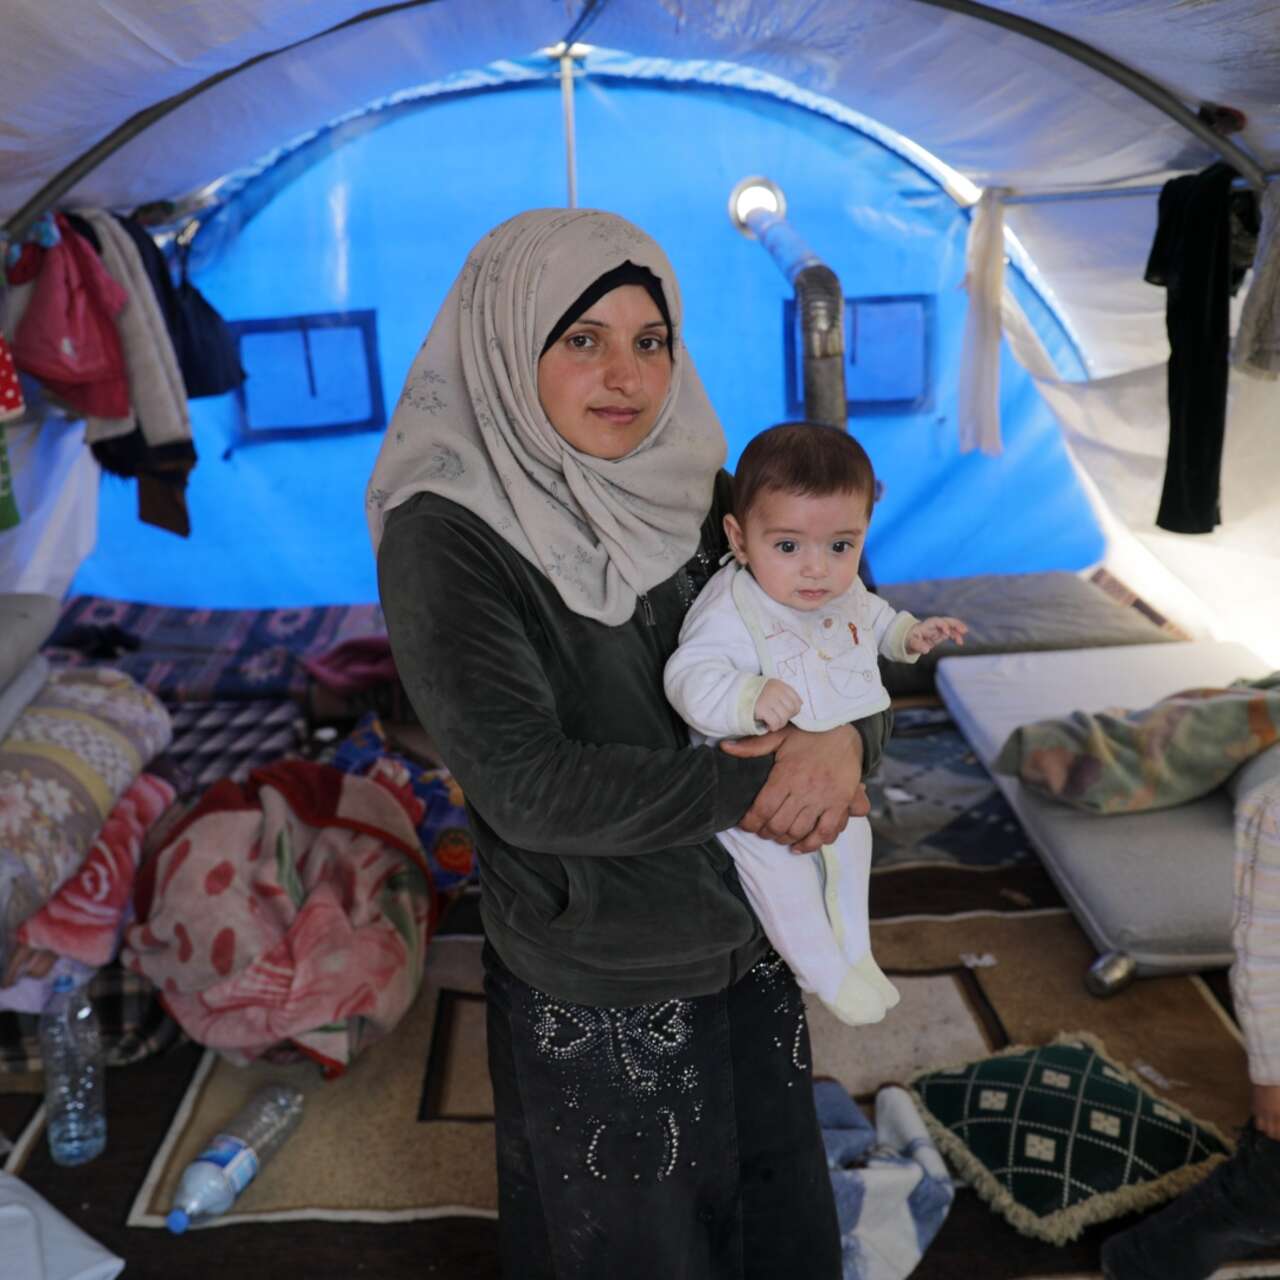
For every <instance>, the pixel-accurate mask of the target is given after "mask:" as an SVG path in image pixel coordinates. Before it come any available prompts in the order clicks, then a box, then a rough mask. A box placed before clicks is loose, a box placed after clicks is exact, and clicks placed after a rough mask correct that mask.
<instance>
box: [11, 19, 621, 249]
mask: <svg viewBox="0 0 1280 1280" xmlns="http://www.w3.org/2000/svg"><path fill="white" fill-rule="evenodd" d="M434 3H436V0H399V3H397V4H384V5H380V6H379V7H378V8H376V9H369V10H367V11H366V12H364V13H358V14H356V16H355V17H354V18H348V19H347V20H346V21H345V22H339V23H336V24H335V25H334V26H332V27H328V28H326V29H325V30H324V31H317V32H316V33H315V35H311V36H306V37H305V38H303V39H302V40H295V41H294V42H293V43H292V44H286V45H281V46H280V48H278V49H268V50H266V51H265V52H263V53H258V54H255V55H254V56H253V57H252V58H248V59H246V60H245V61H244V62H241V63H239V64H238V65H237V66H234V67H227V68H225V69H224V70H222V71H218V72H215V73H214V74H213V75H211V76H208V77H207V78H206V79H204V80H201V81H200V83H199V84H194V85H192V86H191V88H190V89H184V90H183V91H182V92H181V93H175V94H174V95H173V96H172V97H169V98H165V99H163V100H162V101H160V102H156V103H153V104H152V105H151V106H149V107H144V108H143V110H141V111H139V112H136V113H135V114H134V115H131V116H130V117H129V118H128V119H127V120H126V121H124V123H123V124H120V125H118V126H117V127H116V128H115V129H113V130H112V131H111V132H110V133H109V134H107V136H106V137H105V138H102V139H100V140H99V141H98V142H95V143H94V145H93V146H92V147H90V148H89V150H88V151H86V152H84V153H83V154H82V155H79V156H77V157H76V158H75V159H74V160H73V161H72V162H71V163H70V164H69V165H67V167H66V168H65V169H63V170H61V171H60V172H59V173H57V174H55V175H54V176H53V177H52V178H50V179H49V181H48V182H46V183H45V184H44V186H43V187H41V188H40V190H39V191H37V192H36V193H35V195H33V196H32V197H31V198H30V199H29V200H28V201H27V202H26V203H25V204H23V205H22V206H21V208H19V209H18V211H17V212H16V213H14V214H12V215H11V216H10V217H9V218H8V219H7V220H6V222H5V223H4V226H3V228H0V230H3V233H4V234H5V235H6V236H8V237H9V238H10V239H11V240H16V239H18V238H19V237H20V236H21V235H22V233H23V232H24V231H26V229H27V228H28V227H29V226H30V225H31V223H33V222H34V221H35V220H36V218H38V217H39V216H40V214H42V213H43V212H44V211H45V210H46V209H48V208H50V207H51V206H52V205H53V204H54V203H56V201H57V200H59V199H60V198H61V197H62V196H64V195H66V193H67V192H68V191H70V190H71V188H72V187H74V186H75V185H76V183H77V182H79V181H80V179H81V178H83V177H84V176H85V175H86V174H88V173H92V172H93V170H94V169H96V168H97V167H98V166H99V165H100V164H101V163H102V162H103V161H104V160H106V159H107V158H108V157H110V156H111V155H113V154H114V153H115V152H117V151H119V150H120V148H121V147H123V146H124V145H125V143H127V142H130V141H132V139H134V138H136V137H137V136H138V135H139V134H140V133H144V132H145V131H146V130H147V129H149V128H150V127H151V126H152V125H153V124H155V123H156V121H157V120H162V119H164V117H165V116H167V115H168V114H169V113H170V112H171V111H176V110H177V109H178V108H179V107H180V106H182V104H183V103H185V102H189V101H190V100H191V99H192V98H196V97H199V95H200V94H202V93H204V91H205V90H206V89H212V88H213V86H214V85H216V84H221V83H222V81H223V80H229V79H230V78H231V77H232V76H234V75H238V74H239V73H240V72H241V71H247V70H248V69H249V68H250V67H252V66H256V65H257V64H258V63H259V62H266V61H267V59H268V58H274V57H275V56H276V55H277V54H280V53H287V52H288V51H289V50H290V49H297V48H299V47H300V46H302V45H304V44H309V43H310V42H311V41H312V40H320V39H323V38H324V37H325V36H330V35H333V33H334V32H335V31H342V30H344V29H345V28H347V27H354V26H358V25H359V24H360V23H362V22H371V21H372V20H373V19H375V18H383V17H386V16H387V14H389V13H397V12H399V11H400V10H402V9H416V8H418V7H419V6H421V5H426V4H434ZM605 3H607V0H586V7H585V8H584V9H583V11H582V12H581V13H580V14H579V15H578V18H577V20H576V21H575V22H574V24H573V26H572V27H571V28H570V33H569V35H568V36H567V37H566V43H572V41H573V40H574V38H575V37H576V36H577V35H578V34H580V33H581V32H582V31H583V30H584V29H585V28H586V27H587V26H589V25H590V24H591V22H592V21H594V19H595V18H597V17H599V15H600V10H601V9H603V8H604V5H605Z"/></svg>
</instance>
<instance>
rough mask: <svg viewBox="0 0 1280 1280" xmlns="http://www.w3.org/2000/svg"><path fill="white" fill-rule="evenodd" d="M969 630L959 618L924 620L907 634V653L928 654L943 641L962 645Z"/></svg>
mask: <svg viewBox="0 0 1280 1280" xmlns="http://www.w3.org/2000/svg"><path fill="white" fill-rule="evenodd" d="M968 634H969V628H968V627H967V626H965V624H964V623H963V622H961V621H960V619H959V618H926V619H925V620H924V621H923V622H917V623H916V625H915V626H914V627H912V628H911V630H910V631H908V632H907V652H908V653H928V652H929V650H930V649H932V648H933V647H934V646H935V645H939V644H941V643H942V642H943V641H944V640H954V641H955V642H956V644H964V638H965V636H967V635H968Z"/></svg>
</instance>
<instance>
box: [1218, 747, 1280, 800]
mask: <svg viewBox="0 0 1280 1280" xmlns="http://www.w3.org/2000/svg"><path fill="white" fill-rule="evenodd" d="M1272 778H1280V742H1275V743H1272V745H1271V746H1269V747H1268V748H1267V749H1266V750H1265V751H1259V752H1258V754H1257V755H1256V756H1252V757H1250V758H1249V759H1248V760H1246V761H1245V763H1244V764H1242V765H1241V766H1240V768H1238V769H1237V770H1236V771H1235V773H1233V774H1232V775H1231V777H1229V778H1228V779H1227V780H1226V782H1225V783H1224V784H1223V785H1224V786H1225V787H1226V788H1227V791H1228V792H1230V794H1231V798H1232V799H1233V800H1241V799H1243V798H1244V797H1245V796H1247V795H1248V794H1249V792H1250V791H1252V790H1253V789H1254V787H1260V786H1262V784H1263V783H1264V782H1270V781H1271V779H1272Z"/></svg>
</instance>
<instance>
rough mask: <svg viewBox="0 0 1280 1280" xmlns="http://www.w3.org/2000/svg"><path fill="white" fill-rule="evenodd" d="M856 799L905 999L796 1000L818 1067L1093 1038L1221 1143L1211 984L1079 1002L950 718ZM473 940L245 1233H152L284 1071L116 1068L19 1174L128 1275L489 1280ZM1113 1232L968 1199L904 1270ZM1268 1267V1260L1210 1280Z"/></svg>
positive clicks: (889, 952)
mask: <svg viewBox="0 0 1280 1280" xmlns="http://www.w3.org/2000/svg"><path fill="white" fill-rule="evenodd" d="M871 791H872V800H873V804H874V812H873V829H874V831H875V836H876V869H875V871H874V873H873V877H872V914H873V918H874V921H875V923H874V925H873V944H874V947H875V951H876V954H877V956H878V958H879V959H880V961H881V963H882V965H883V966H884V968H885V969H886V970H887V971H888V972H889V973H890V974H891V975H893V977H894V980H895V982H897V983H898V984H899V986H900V988H901V990H902V992H903V1003H902V1005H901V1007H900V1008H899V1009H898V1010H895V1012H894V1014H893V1015H892V1017H891V1019H889V1020H887V1021H886V1023H884V1024H883V1025H882V1026H881V1027H878V1028H874V1029H868V1030H865V1031H860V1032H856V1033H852V1032H850V1031H849V1030H848V1029H847V1028H843V1027H841V1026H839V1025H838V1024H835V1023H834V1022H832V1021H831V1020H830V1019H829V1017H827V1016H826V1015H825V1013H824V1012H823V1011H822V1010H821V1009H820V1008H817V1009H813V1010H811V1015H810V1023H811V1031H812V1037H813V1043H814V1054H815V1063H816V1065H817V1068H818V1070H819V1072H820V1073H821V1074H825V1075H828V1076H832V1077H834V1078H837V1079H839V1080H840V1081H841V1082H842V1083H844V1085H845V1087H846V1088H847V1089H848V1090H849V1092H850V1093H852V1094H854V1096H856V1097H858V1098H859V1099H860V1100H863V1101H864V1102H869V1101H870V1099H871V1098H872V1097H873V1096H874V1091H875V1089H876V1088H877V1087H879V1085H881V1084H883V1083H886V1082H889V1081H895V1080H902V1079H904V1078H906V1077H907V1076H909V1075H910V1074H912V1073H913V1072H915V1071H918V1070H921V1069H925V1068H928V1067H931V1066H938V1065H944V1064H949V1063H954V1062H956V1061H961V1060H965V1059H968V1058H972V1057H974V1056H978V1055H982V1054H984V1053H985V1052H987V1051H989V1050H991V1049H997V1048H1001V1047H1003V1046H1005V1045H1008V1044H1011V1043H1043V1042H1044V1041H1046V1040H1047V1039H1050V1038H1052V1035H1053V1034H1054V1033H1055V1032H1056V1031H1058V1030H1063V1029H1070V1030H1088V1031H1091V1032H1093V1033H1094V1034H1096V1035H1097V1036H1098V1037H1099V1039H1101V1040H1102V1041H1103V1042H1104V1043H1105V1044H1106V1045H1107V1047H1108V1049H1109V1050H1110V1052H1111V1053H1112V1054H1113V1055H1114V1056H1115V1057H1116V1058H1117V1060H1120V1061H1123V1062H1125V1063H1127V1064H1128V1065H1129V1066H1130V1067H1132V1068H1133V1069H1134V1070H1137V1071H1139V1072H1141V1073H1142V1074H1143V1075H1144V1077H1145V1078H1147V1079H1149V1080H1151V1081H1152V1082H1153V1083H1154V1084H1155V1086H1156V1087H1157V1088H1165V1089H1167V1090H1168V1091H1169V1093H1168V1096H1170V1097H1171V1098H1173V1099H1175V1100H1176V1101H1178V1102H1179V1103H1180V1104H1182V1105H1184V1106H1186V1107H1187V1108H1188V1109H1189V1110H1190V1111H1192V1112H1194V1113H1195V1114H1197V1115H1201V1116H1203V1117H1204V1118H1206V1119H1208V1120H1211V1121H1213V1122H1215V1123H1217V1124H1219V1125H1221V1126H1222V1127H1223V1128H1224V1129H1227V1130H1228V1131H1230V1130H1231V1129H1232V1128H1234V1127H1235V1126H1237V1125H1238V1124H1239V1123H1240V1122H1241V1121H1242V1120H1243V1118H1244V1115H1245V1112H1246V1108H1247V1093H1246V1085H1245V1077H1244V1059H1243V1051H1242V1048H1241V1045H1240V1041H1239V1037H1238V1034H1237V1033H1236V1031H1235V1029H1234V1025H1233V1023H1232V1022H1231V1019H1230V1014H1229V1002H1228V1001H1227V998H1226V991H1225V984H1224V983H1223V982H1222V981H1221V975H1210V976H1209V977H1208V979H1207V980H1202V979H1200V978H1187V977H1178V978H1170V979H1153V980H1146V981H1143V982H1139V983H1137V984H1135V985H1134V986H1133V987H1131V988H1130V989H1129V990H1127V991H1125V992H1122V993H1121V994H1120V995H1119V996H1117V997H1116V998H1114V999H1113V1000H1108V1001H1097V1000H1094V999H1092V998H1091V997H1089V996H1088V995H1087V994H1086V993H1085V992H1084V990H1083V988H1082V985H1081V983H1080V974H1081V973H1082V971H1083V969H1084V967H1085V965H1086V964H1087V963H1088V961H1089V959H1090V958H1091V948H1090V947H1089V944H1088V941H1087V939H1086V938H1085V937H1084V935H1083V933H1082V932H1081V931H1080V929H1079V928H1078V926H1077V925H1076V924H1075V922H1074V920H1073V919H1072V917H1071V915H1070V913H1069V912H1068V911H1066V909H1065V908H1064V907H1063V905H1062V902H1061V899H1060V898H1059V897H1058V895H1057V893H1056V891H1055V890H1054V888H1053V885H1052V884H1051V882H1050V881H1049V880H1048V877H1047V876H1046V875H1045V873H1044V871H1043V869H1042V868H1041V866H1040V863H1039V860H1038V859H1037V857H1036V856H1035V854H1034V852H1033V851H1032V850H1031V849H1030V848H1029V847H1028V846H1027V844H1026V841H1025V840H1024V839H1023V837H1022V833H1021V831H1020V829H1019V828H1018V825H1017V822H1016V820H1015V819H1014V818H1013V816H1012V814H1011V813H1010V812H1009V810H1008V809H1007V807H1006V806H1005V805H1004V802H1003V800H1002V798H1001V796H1000V793H999V792H998V791H997V789H996V788H995V786H994V784H993V783H992V782H991V780H990V779H989V778H988V777H987V776H986V775H985V773H984V772H983V771H982V769H981V767H980V766H978V764H977V762H976V761H975V760H974V759H973V757H972V755H971V753H969V751H968V749H967V747H966V745H965V744H964V742H963V739H961V738H960V736H959V735H958V734H957V733H956V731H955V729H954V728H953V727H952V726H950V724H949V723H948V722H947V721H946V719H945V716H944V715H941V714H939V713H938V712H935V711H923V712H917V711H912V712H906V713H900V715H899V719H898V728H897V732H896V736H895V739H894V741H893V743H892V745H891V748H890V752H889V755H888V757H887V759H886V761H885V764H884V766H883V769H882V774H881V777H880V778H879V779H878V780H876V782H875V783H874V785H873V786H872V788H871ZM476 929H477V915H476V912H475V910H474V902H470V901H468V902H466V904H465V906H464V907H463V908H460V909H459V911H458V912H457V913H455V914H454V916H453V917H452V921H451V922H450V923H449V924H448V925H447V932H448V933H449V934H452V935H453V937H452V940H450V939H449V938H446V937H444V936H441V937H438V938H437V940H436V942H435V943H433V957H432V964H431V978H432V981H431V984H430V986H429V987H428V988H427V989H426V990H425V991H424V997H423V999H422V1000H420V1001H419V1004H418V1006H417V1007H416V1009H415V1011H414V1013H413V1014H411V1015H410V1016H409V1017H408V1018H406V1019H405V1021H404V1022H403V1023H402V1024H401V1027H400V1028H398V1029H397V1032H396V1036H395V1037H394V1038H393V1039H392V1040H390V1041H387V1042H385V1043H384V1045H383V1046H381V1047H380V1048H381V1050H382V1052H381V1053H380V1054H377V1056H375V1051H371V1052H370V1054H369V1055H367V1056H366V1057H365V1058H363V1059H361V1060H360V1061H358V1062H357V1064H356V1067H355V1069H353V1071H352V1072H351V1073H350V1075H349V1077H348V1079H347V1083H346V1095H345V1096H347V1101H345V1102H344V1094H343V1093H342V1092H341V1091H340V1090H338V1089H336V1088H334V1087H333V1086H328V1085H321V1084H319V1083H318V1082H312V1084H311V1085H310V1086H309V1087H310V1088H311V1089H312V1092H313V1096H312V1098H311V1100H310V1102H309V1107H310V1111H309V1121H310V1123H309V1132H308V1130H307V1129H304V1130H302V1131H300V1132H299V1134H298V1135H296V1136H295V1138H293V1139H292V1140H291V1142H290V1144H289V1145H288V1146H287V1147H286V1148H285V1149H284V1150H283V1151H282V1152H281V1154H280V1156H279V1157H278V1158H277V1161H276V1162H274V1163H273V1164H272V1165H271V1166H269V1167H268V1169H267V1171H266V1172H265V1173H264V1175H263V1176H262V1177H261V1178H260V1179H259V1180H258V1182H257V1183H255V1184H254V1185H253V1186H252V1187H250V1189H249V1191H248V1192H246V1194H245V1196H244V1197H242V1199H241V1201H240V1202H239V1203H238V1205H237V1207H236V1217H237V1219H239V1220H237V1221H235V1222H232V1223H231V1224H229V1225H225V1226H222V1227H220V1228H219V1229H217V1230H216V1231H213V1232H211V1233H207V1234H206V1233H200V1232H197V1233H194V1234H192V1235H189V1236H186V1237H182V1238H175V1237H172V1236H170V1235H169V1234H168V1233H167V1232H165V1231H163V1230H160V1229H157V1219H158V1217H159V1214H160V1212H161V1211H162V1210H163V1209H164V1207H165V1201H166V1196H167V1192H168V1187H169V1185H171V1182H172V1179H173V1177H174V1174H175V1170H176V1169H177V1168H178V1167H180V1165H181V1163H182V1161H183V1160H184V1159H185V1157H186V1153H188V1152H189V1150H190V1148H191V1146H192V1145H193V1144H194V1143H197V1142H198V1141H199V1138H200V1136H201V1135H202V1134H204V1133H205V1132H207V1131H208V1130H209V1129H210V1128H211V1127H214V1126H216V1124H217V1123H218V1121H219V1119H220V1118H221V1117H222V1116H224V1115H225V1113H226V1112H227V1111H228V1110H229V1109H233V1108H234V1105H235V1104H236V1101H237V1099H238V1098H239V1097H240V1096H241V1095H243V1094H244V1093H245V1092H246V1091H247V1090H248V1089H250V1088H251V1087H252V1085H253V1084H254V1083H255V1080H256V1078H257V1077H258V1076H259V1075H262V1074H263V1073H267V1074H270V1073H272V1072H273V1071H275V1072H278V1070H279V1069H273V1068H268V1067H259V1068H255V1069H253V1070H252V1071H251V1072H242V1071H236V1070H234V1069H232V1068H228V1067H226V1066H225V1065H223V1064H221V1063H220V1062H217V1061H215V1060H214V1059H212V1058H208V1057H206V1056H205V1055H204V1054H203V1053H202V1052H201V1050H200V1049H199V1048H198V1046H194V1045H184V1046H182V1047H179V1048H177V1049H175V1050H172V1051H170V1052H168V1053H164V1054H160V1055H157V1056H155V1057H152V1058H150V1059H148V1060H146V1061H144V1062H141V1063H138V1064H136V1065H134V1066H130V1067H128V1068H122V1069H120V1070H118V1071H113V1072H112V1073H111V1075H110V1078H109V1099H110V1102H109V1107H110V1113H109V1123H110V1138H109V1143H108V1150H107V1153H106V1155H105V1156H104V1157H102V1158H100V1159H99V1160H97V1161H95V1162H93V1163H92V1164H90V1165H87V1166H84V1167H83V1168H81V1169H72V1170H65V1169H59V1168H57V1167H55V1166H53V1165H52V1164H51V1163H50V1161H49V1159H48V1153H47V1150H46V1149H45V1144H44V1142H43V1138H42V1136H41V1134H40V1132H39V1129H38V1127H31V1128H27V1129H26V1130H25V1132H26V1142H25V1143H22V1144H20V1145H21V1146H23V1147H24V1148H25V1150H20V1151H19V1152H17V1153H15V1155H14V1158H13V1167H16V1168H21V1171H22V1176H23V1177H24V1178H26V1179H27V1180H28V1181H29V1182H30V1183H31V1185H33V1186H34V1187H35V1188H36V1189H37V1190H39V1191H40V1192H41V1193H42V1194H43V1195H45V1196H46V1197H47V1198H48V1199H49V1200H50V1201H51V1202H52V1203H54V1204H55V1206H57V1207H58V1208H60V1209H61V1210H62V1211H63V1212H64V1213H66V1214H67V1215H68V1216H69V1217H71V1218H72V1219H73V1221H75V1222H77V1223H78V1224H79V1225H81V1226H82V1227H83V1228H84V1229H85V1230H87V1231H88V1232H89V1233H90V1234H91V1235H93V1236H94V1237H95V1238H97V1239H98V1240H100V1241H101V1242H102V1243H103V1244H104V1245H106V1246H107V1247H108V1248H110V1249H112V1250H114V1251H115V1252H117V1253H119V1254H120V1255H121V1256H122V1257H124V1258H125V1259H126V1261H127V1264H128V1266H127V1270H126V1272H125V1277H126V1280H153V1278H154V1280H160V1278H161V1277H165V1278H166V1280H168V1278H169V1277H172V1276H174V1275H182V1276H184V1277H190V1280H215V1277H216V1278H219V1280H220V1278H221V1277H222V1276H223V1275H225V1274H226V1273H227V1272H228V1270H229V1269H230V1270H233V1271H234V1273H235V1274H237V1275H238V1276H241V1277H244V1278H245V1280H268V1277H275V1276H278V1275H281V1274H286V1273H289V1274H295V1275H300V1276H303V1275H305V1276H307V1277H308V1280H339V1277H342V1280H348V1278H349V1277H351V1276H353V1275H369V1276H377V1277H380V1278H385V1280H398V1278H400V1277H404V1278H405V1280H408V1278H409V1277H414V1280H417V1277H419V1276H422V1275H423V1274H430V1275H431V1276H432V1277H434V1278H435V1280H497V1277H498V1267H497V1258H496V1247H495V1230H496V1228H495V1224H494V1222H493V1220H492V1218H491V1217H490V1216H487V1215H488V1214H491V1213H492V1205H493V1198H492V1196H493V1188H492V1175H491V1170H492V1164H491V1159H492V1157H491V1151H492V1146H491V1144H492V1125H491V1122H490V1120H489V1118H488V1117H489V1111H490V1101H489V1095H488V1082H487V1074H486V1072H485V1068H484V1052H485V1050H484V1024H483V1016H482V1015H483V1003H482V1001H481V1000H480V999H479V998H478V997H477V995H476V985H477V952H478V943H477V941H476ZM291 1070H296V1069H292V1068H291ZM37 1103H38V1099H36V1098H34V1097H30V1096H25V1097H24V1096H21V1095H17V1094H14V1095H0V1130H3V1132H5V1133H8V1134H9V1135H10V1136H16V1135H18V1134H19V1133H21V1132H23V1131H24V1126H27V1125H28V1122H29V1121H30V1120H31V1119H32V1116H33V1114H34V1112H35V1108H36V1105H37ZM468 1214H470V1215H477V1216H465V1215H468ZM480 1215H484V1216H480ZM281 1219H287V1220H285V1221H282V1220H281ZM1113 1229H1114V1226H1113V1225H1111V1224H1108V1225H1104V1226H1101V1227H1095V1228H1091V1229H1090V1230H1089V1231H1087V1232H1086V1233H1085V1235H1084V1236H1083V1237H1082V1238H1081V1239H1080V1240H1078V1241H1076V1242H1074V1243H1073V1244H1071V1245H1069V1246H1066V1247H1063V1248H1057V1247H1054V1246H1051V1245H1046V1244H1044V1243H1042V1242H1039V1241H1036V1240H1033V1239H1030V1238H1028V1237H1026V1236H1022V1235H1019V1234H1018V1233H1017V1232H1015V1231H1014V1230H1013V1229H1012V1228H1011V1227H1009V1226H1008V1225H1007V1224H1006V1223H1005V1222H1004V1221H1003V1220H1002V1219H1000V1218H998V1217H997V1216H996V1215H994V1214H993V1213H992V1212H991V1211H990V1210H989V1209H988V1208H987V1207H986V1205H985V1204H983V1203H982V1201H980V1200H979V1199H978V1197H977V1196H976V1195H975V1194H974V1193H973V1192H971V1191H968V1190H961V1192H960V1193H959V1195H958V1196H957V1199H956V1202H955V1204H954V1206H953V1208H952V1210H951V1214H950V1216H949V1217H948V1219H947V1221H946V1223H945V1224H944V1225H943V1228H942V1231H941V1232H940V1234H939V1236H938V1237H937V1239H936V1240H935V1241H934V1242H933V1244H932V1245H931V1247H930V1249H929V1250H928V1252H927V1253H926V1255H925V1257H924V1259H923V1260H922V1261H921V1263H920V1265H919V1266H918V1268H917V1269H916V1271H915V1272H914V1273H913V1276H914V1277H915V1280H1049V1278H1052V1280H1069V1278H1072V1277H1076V1278H1079V1280H1097V1277H1098V1272H1097V1270H1096V1265H1097V1263H1096V1260H1097V1253H1098V1248H1099V1246H1100V1244H1101V1241H1102V1239H1104V1238H1105V1236H1106V1235H1107V1234H1108V1232H1109V1231H1110V1230H1113ZM1275 1270H1276V1265H1275V1263H1274V1262H1272V1263H1271V1264H1269V1265H1265V1264H1264V1265H1254V1266H1249V1267H1237V1268H1232V1269H1230V1270H1228V1271H1225V1272H1223V1273H1221V1274H1222V1276H1223V1277H1226V1276H1232V1277H1236V1276H1241V1277H1242V1276H1246V1275H1248V1276H1253V1277H1261V1276H1272V1275H1274V1274H1275ZM2 1272H3V1268H2V1267H0V1274H2Z"/></svg>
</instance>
